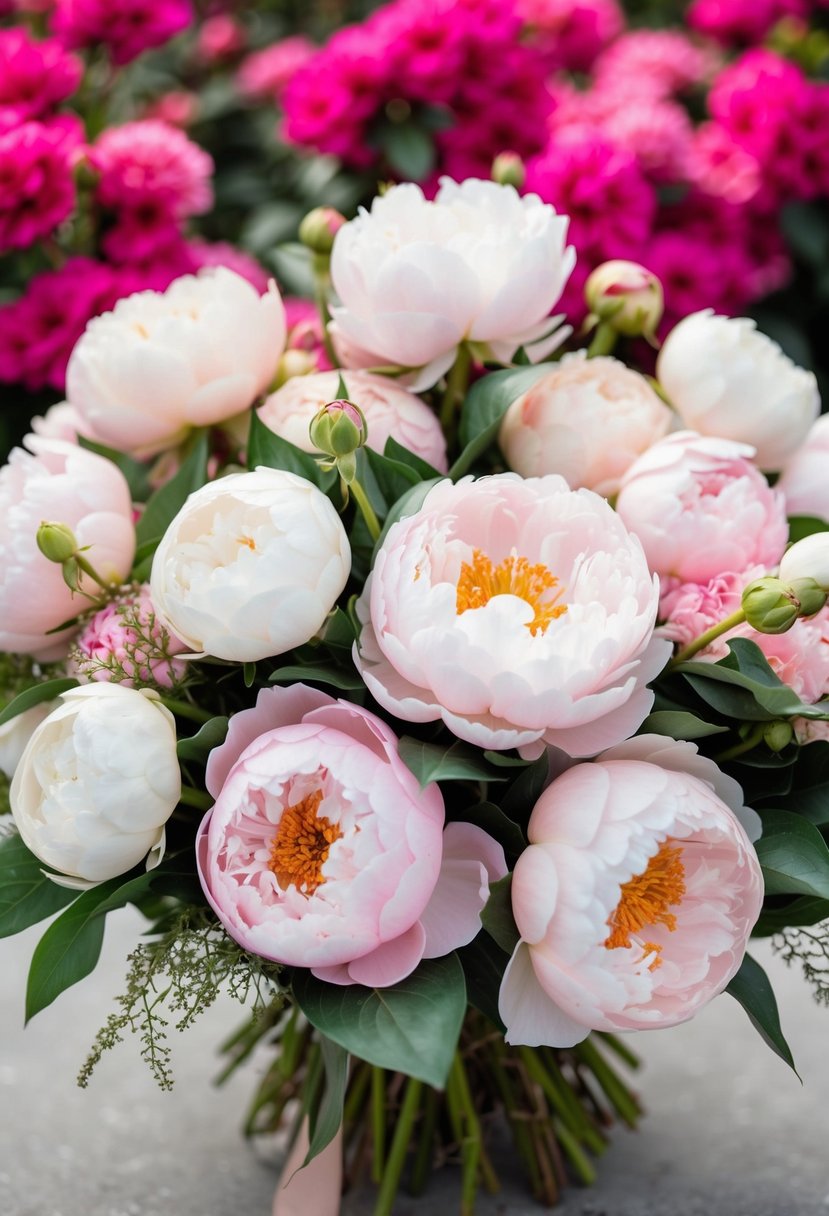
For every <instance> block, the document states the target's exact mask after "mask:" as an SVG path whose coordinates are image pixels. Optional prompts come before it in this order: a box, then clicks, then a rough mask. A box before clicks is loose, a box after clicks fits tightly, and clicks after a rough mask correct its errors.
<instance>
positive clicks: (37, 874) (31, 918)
mask: <svg viewBox="0 0 829 1216" xmlns="http://www.w3.org/2000/svg"><path fill="white" fill-rule="evenodd" d="M77 896H78V892H77V891H71V890H69V888H68V887H59V886H58V885H57V883H54V882H52V880H51V879H50V878H47V877H46V875H45V874H44V873H43V863H42V862H40V861H38V859H37V857H35V855H34V853H30V852H29V850H28V849H27V848H26V846H25V844H24V843H23V841H22V840H21V838H20V836H19V835H18V834H17V832H9V834H8V835H7V836H3V837H2V838H0V937H11V936H12V934H14V933H20V931H21V930H22V929H28V928H29V926H30V925H36V924H37V923H38V921H41V920H45V919H46V917H47V916H52V915H53V914H54V913H55V912H59V911H60V909H61V908H65V907H66V905H67V904H68V903H71V902H72V900H73V899H77Z"/></svg>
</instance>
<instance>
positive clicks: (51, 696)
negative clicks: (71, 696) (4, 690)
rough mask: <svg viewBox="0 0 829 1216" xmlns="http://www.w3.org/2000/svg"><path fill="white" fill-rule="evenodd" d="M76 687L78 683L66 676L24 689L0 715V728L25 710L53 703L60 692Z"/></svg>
mask: <svg viewBox="0 0 829 1216" xmlns="http://www.w3.org/2000/svg"><path fill="white" fill-rule="evenodd" d="M77 687H78V681H77V680H75V679H73V678H72V677H70V676H67V677H65V678H62V679H60V680H44V682H43V683H42V684H35V685H33V686H32V687H31V688H26V689H25V690H24V691H23V692H21V693H18V694H17V696H16V697H15V698H14V700H13V701H10V702H9V704H8V705H7V706H6V708H5V709H4V710H3V712H2V713H1V714H0V726H5V725H6V723H7V722H11V720H12V718H16V717H17V715H18V714H22V713H25V712H26V710H27V709H32V708H33V707H34V706H35V705H42V704H43V702H44V701H54V700H55V699H56V698H57V697H59V696H60V694H61V693H62V692H69V689H70V688H77Z"/></svg>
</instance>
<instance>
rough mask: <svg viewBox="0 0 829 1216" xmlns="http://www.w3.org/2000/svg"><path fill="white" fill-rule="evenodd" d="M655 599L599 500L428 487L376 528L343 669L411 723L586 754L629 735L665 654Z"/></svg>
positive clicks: (505, 486)
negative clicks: (349, 665)
mask: <svg viewBox="0 0 829 1216" xmlns="http://www.w3.org/2000/svg"><path fill="white" fill-rule="evenodd" d="M657 603H658V587H657V583H656V580H655V579H654V578H653V576H652V575H651V573H650V571H649V570H648V568H647V565H646V563H645V557H644V554H643V553H642V547H641V545H640V543H639V541H638V540H636V539H635V537H632V536H631V535H630V534H629V533H628V531H627V529H626V528H625V526H624V524H623V523H622V521H621V520H620V519H619V517H618V516H617V515H616V514H615V513H614V511H613V510H612V509H611V508H610V506H608V504H607V503H606V502H605V500H604V499H602V498H600V497H599V496H598V495H597V494H593V493H592V492H591V491H589V490H577V491H571V490H570V489H568V487H567V483H566V482H565V481H564V479H563V478H562V477H557V476H549V477H543V478H538V479H529V480H526V481H525V480H522V479H521V478H520V477H517V476H516V475H515V474H512V473H502V474H499V475H497V476H493V477H485V478H482V479H481V480H480V481H473V480H472V479H471V478H464V479H462V480H461V481H459V482H458V483H457V484H455V485H453V484H452V483H451V482H449V481H443V482H440V483H439V484H438V485H437V486H435V487H434V488H433V489H432V490H431V491H430V492H429V494H428V495H427V497H426V499H425V501H424V503H423V506H422V507H421V508H420V510H419V511H418V512H417V513H416V514H414V515H410V516H409V517H408V518H404V519H402V520H400V521H399V522H398V523H396V524H394V525H393V526H392V527H391V528H390V529H389V531H388V533H387V535H386V537H385V539H384V541H383V544H382V545H381V547H380V549H379V551H378V553H377V556H376V559H375V564H374V569H373V571H372V574H371V576H370V578H369V580H368V582H367V583H366V587H365V591H364V592H363V595H362V597H361V599H360V600H359V601H358V604H357V612H358V615H359V617H360V620H361V621H362V623H363V628H362V632H361V634H360V637H359V639H358V642H357V644H356V645H355V662H356V663H357V666H358V667H359V669H360V671H361V673H362V676H363V679H364V680H365V682H366V684H367V685H368V687H369V690H370V691H371V693H372V695H373V696H374V697H375V698H376V699H377V701H379V703H380V704H381V705H382V706H383V707H384V709H387V710H388V711H389V712H390V713H393V714H395V715H396V716H397V717H399V718H402V719H404V720H405V721H410V722H432V721H435V720H437V719H443V721H444V722H445V723H446V725H447V726H448V727H449V729H450V730H452V731H453V732H454V733H455V734H456V735H458V736H459V737H460V738H461V739H466V740H467V741H468V742H470V743H475V744H477V745H478V746H480V747H487V748H510V747H527V746H528V745H534V747H533V750H539V747H540V745H541V744H543V743H549V744H553V745H555V746H557V747H560V748H562V749H563V750H564V751H566V752H568V753H569V754H570V755H573V756H586V755H592V754H594V753H595V752H598V751H600V750H601V749H602V748H603V747H607V746H611V745H612V744H613V743H618V742H619V741H620V740H622V739H625V738H627V737H628V735H631V734H632V733H633V732H634V731H635V730H636V728H637V727H638V726H639V724H640V723H641V722H642V720H643V718H644V717H645V715H646V714H647V713H648V710H649V709H650V706H651V704H652V701H653V694H652V693H651V692H650V691H649V690H648V689H647V688H646V684H647V682H648V680H650V679H652V678H653V676H655V675H656V673H657V672H658V671H659V670H660V668H661V667H662V665H663V663H664V662H665V660H666V659H667V657H668V654H669V651H670V646H669V644H668V643H667V642H664V641H660V640H656V641H653V642H652V641H651V637H652V633H653V626H654V621H655V617H656V611H657Z"/></svg>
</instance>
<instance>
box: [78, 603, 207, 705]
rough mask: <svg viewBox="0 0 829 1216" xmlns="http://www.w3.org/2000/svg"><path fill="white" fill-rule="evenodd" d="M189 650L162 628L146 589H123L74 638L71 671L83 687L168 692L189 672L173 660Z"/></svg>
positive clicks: (183, 663) (183, 664)
mask: <svg viewBox="0 0 829 1216" xmlns="http://www.w3.org/2000/svg"><path fill="white" fill-rule="evenodd" d="M187 649H188V648H187V646H186V645H185V644H184V642H182V641H181V639H180V638H177V637H176V636H175V635H174V634H171V633H170V632H169V631H168V630H167V629H165V628H164V626H163V625H162V623H161V621H160V620H159V619H158V617H157V616H156V613H155V607H154V605H153V601H152V597H151V595H150V587H149V584H148V583H144V584H143V585H142V586H140V587H132V588H126V589H125V590H124V591H122V593H121V594H120V595H119V596H118V598H117V599H116V600H111V601H110V603H108V604H106V605H105V606H104V607H103V608H101V609H100V610H99V611H98V612H96V613H95V615H94V616H93V617H91V618H90V619H89V620H88V621H87V622H86V624H85V625H84V627H83V629H82V630H81V632H80V633H79V635H78V637H77V638H76V639H75V644H74V646H73V647H72V650H71V651H70V655H69V670H70V671H71V672H72V674H73V675H77V676H79V677H80V679H81V680H82V681H84V682H86V681H88V680H104V681H111V682H112V683H116V684H123V685H124V686H125V687H126V688H147V687H155V688H172V687H173V686H174V685H176V684H179V683H181V680H182V679H183V677H184V674H185V672H186V670H187V664H186V663H185V662H184V660H183V659H177V658H176V657H175V656H176V655H178V654H182V653H183V652H184V651H186V650H187Z"/></svg>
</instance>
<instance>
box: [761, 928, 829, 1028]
mask: <svg viewBox="0 0 829 1216" xmlns="http://www.w3.org/2000/svg"><path fill="white" fill-rule="evenodd" d="M771 944H772V949H773V950H775V952H776V953H777V954H779V955H780V956H781V958H782V959H783V961H784V962H785V963H786V964H787V965H788V966H791V965H792V963H795V962H797V963H800V966H801V967H802V969H803V977H804V979H805V980H806V982H807V983H808V984H811V986H812V996H813V997H814V998H815V1000H816V1001H817V1003H818V1004H819V1005H826V1006H827V1008H829V920H825V921H822V922H821V923H820V924H817V925H809V926H801V927H799V928H790V929H783V930H782V932H780V933H778V934H776V935H775V936H774V937H773V938H772V940H771Z"/></svg>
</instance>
